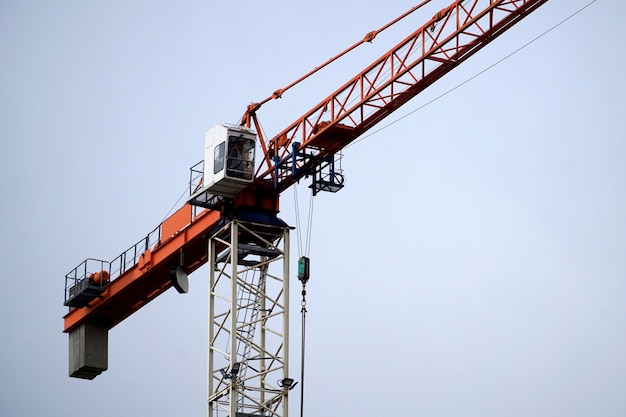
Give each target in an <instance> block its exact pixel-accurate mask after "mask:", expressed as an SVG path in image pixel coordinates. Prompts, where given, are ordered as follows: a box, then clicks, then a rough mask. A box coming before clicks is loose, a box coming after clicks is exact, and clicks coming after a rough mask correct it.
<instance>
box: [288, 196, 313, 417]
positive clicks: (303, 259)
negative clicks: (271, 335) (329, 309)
mask: <svg viewBox="0 0 626 417" xmlns="http://www.w3.org/2000/svg"><path fill="white" fill-rule="evenodd" d="M293 189H294V200H295V201H294V206H295V210H296V229H297V231H298V232H297V233H298V256H299V259H298V279H299V280H300V282H301V283H302V302H301V306H302V308H301V310H300V313H301V314H302V335H301V349H302V350H301V356H300V417H304V369H305V351H306V313H307V309H306V284H307V282H308V281H309V277H310V272H309V271H310V267H309V264H310V261H309V257H308V256H309V253H310V250H311V230H312V229H313V227H312V226H313V202H314V200H315V199H314V197H313V194H312V193H311V196H310V199H309V213H308V219H307V225H306V240H305V242H303V241H302V234H301V221H300V208H299V202H298V186H297V184H296V185H295V186H294V187H293ZM303 249H304V251H303Z"/></svg>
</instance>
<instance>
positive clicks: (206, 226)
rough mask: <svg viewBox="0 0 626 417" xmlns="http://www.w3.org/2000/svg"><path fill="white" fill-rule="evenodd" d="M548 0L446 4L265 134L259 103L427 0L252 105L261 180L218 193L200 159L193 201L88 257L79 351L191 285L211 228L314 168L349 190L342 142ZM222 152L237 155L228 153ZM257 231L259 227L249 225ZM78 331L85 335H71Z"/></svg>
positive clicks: (318, 182)
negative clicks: (109, 250) (122, 244)
mask: <svg viewBox="0 0 626 417" xmlns="http://www.w3.org/2000/svg"><path fill="white" fill-rule="evenodd" d="M448 1H449V0H448ZM546 2H547V0H456V1H452V3H451V4H449V5H447V6H446V7H444V8H442V9H439V8H437V9H438V11H437V12H436V13H435V14H434V15H432V18H430V19H428V20H426V21H425V22H424V23H423V24H422V25H421V26H420V27H419V28H417V29H416V30H415V31H414V32H413V33H410V34H408V35H407V36H406V38H404V39H403V40H402V41H401V42H399V43H398V44H397V45H396V46H394V47H393V48H391V49H390V50H389V51H388V52H386V53H385V54H383V55H382V56H381V57H380V58H378V59H377V60H375V61H374V62H372V63H371V64H370V65H369V66H367V68H365V69H364V70H363V71H361V72H359V73H358V74H356V75H355V76H354V77H353V78H352V79H350V80H348V81H347V82H346V83H345V84H343V85H342V86H340V87H339V88H337V89H336V90H335V91H334V92H333V93H332V94H329V95H328V96H327V97H325V98H323V99H322V100H321V101H320V102H319V103H318V104H316V105H315V106H313V107H312V108H311V110H309V111H308V112H306V113H305V114H303V115H302V116H301V117H299V118H298V119H297V120H295V121H294V122H293V123H291V124H290V125H289V126H287V127H285V128H284V129H283V130H282V131H280V132H279V133H278V134H275V135H274V136H272V137H269V138H265V137H264V136H263V134H262V130H261V129H260V124H259V120H258V111H259V109H260V108H261V107H262V105H263V104H264V103H266V102H268V101H270V100H273V99H277V98H280V97H281V96H282V95H283V94H285V92H286V91H287V90H289V89H290V88H292V87H293V86H295V85H297V84H298V83H299V82H300V81H302V80H303V79H304V78H306V77H308V76H309V75H311V74H312V73H314V72H317V71H318V70H320V69H321V68H323V67H324V66H325V65H327V64H329V63H330V62H333V61H335V60H337V59H340V58H341V57H342V56H343V55H344V54H346V53H347V52H349V51H350V50H352V49H354V48H355V47H356V46H358V45H359V44H361V43H364V42H371V41H372V40H373V39H374V38H375V37H376V35H377V34H378V33H380V32H381V31H382V30H385V29H386V28H387V27H389V26H391V25H392V24H394V23H395V22H397V21H398V20H400V19H402V18H404V17H406V16H407V15H408V14H410V13H413V12H415V11H417V10H420V9H421V8H422V7H424V6H427V5H429V4H430V3H432V4H435V1H434V0H426V1H422V2H421V3H420V4H419V5H417V6H415V7H413V8H412V9H411V10H409V11H408V12H407V13H405V14H403V15H402V16H400V17H399V18H398V19H395V20H394V21H392V22H390V23H389V24H387V25H385V26H383V27H381V28H380V29H379V30H377V31H372V32H369V33H368V34H366V35H365V37H364V38H363V40H361V41H359V42H357V43H356V44H355V45H353V46H351V47H350V48H348V49H347V50H345V51H343V52H342V53H340V54H339V55H337V56H335V57H333V58H332V59H330V60H329V61H328V62H327V63H325V64H323V65H322V66H320V67H317V68H316V69H315V70H314V71H312V72H311V73H309V74H306V75H305V76H303V77H301V78H300V79H298V80H296V81H295V82H293V83H291V84H289V85H288V86H286V87H284V88H281V89H278V90H276V91H275V92H274V93H273V94H272V95H270V96H269V97H267V98H266V99H264V100H262V101H260V102H258V103H253V104H251V105H249V106H248V107H247V109H246V111H245V112H244V114H243V116H242V118H241V120H240V122H239V126H241V127H242V128H247V129H249V130H250V131H253V132H256V135H258V139H259V147H260V163H257V164H256V166H255V174H254V176H253V178H252V180H251V181H250V182H249V183H248V184H246V185H245V186H243V187H242V190H241V191H239V190H237V192H236V193H235V194H236V195H235V197H232V196H229V195H224V194H221V193H218V192H212V189H211V188H210V187H208V185H207V184H206V176H204V183H203V178H202V175H203V170H202V169H201V168H200V167H199V165H198V166H195V167H193V168H192V170H191V172H192V178H191V181H190V184H191V186H190V195H191V197H190V200H189V201H188V203H187V204H185V205H183V206H182V207H181V208H180V209H179V210H178V211H176V212H175V213H174V214H173V215H171V216H170V217H169V218H167V219H166V220H165V221H164V222H163V223H161V224H160V225H159V226H157V227H156V228H155V229H154V230H152V231H151V232H150V233H148V234H147V235H146V237H145V238H143V239H141V240H140V241H139V242H137V243H136V244H135V245H132V246H131V247H130V248H129V249H127V250H126V251H124V252H123V253H122V254H121V255H120V256H119V257H117V258H116V259H114V260H112V261H103V260H97V259H87V260H85V261H84V262H82V263H81V264H80V265H78V266H77V267H76V268H74V269H73V270H72V271H70V273H68V274H67V276H66V285H65V290H66V297H65V305H66V306H68V307H69V312H68V313H67V314H66V315H65V317H64V331H65V332H68V333H70V342H71V344H72V343H75V344H76V346H80V347H79V348H78V349H79V350H80V349H89V346H88V345H89V344H90V343H91V342H90V341H89V340H84V339H83V337H84V335H83V336H80V335H79V332H82V333H83V334H86V333H85V332H89V331H93V332H95V334H97V336H96V337H95V340H98V341H99V342H102V340H106V332H107V331H108V330H109V329H111V328H112V327H114V326H115V325H116V324H118V323H120V322H121V321H122V320H124V319H125V318H127V317H128V316H130V315H132V314H133V313H134V312H136V311H137V310H138V309H140V308H141V307H143V306H144V305H146V304H147V303H149V302H150V301H152V300H154V299H155V298H156V297H157V296H159V295H160V294H162V293H163V292H164V291H166V290H167V289H169V288H170V287H172V286H174V287H176V289H177V290H178V291H181V292H185V291H186V285H185V283H184V280H185V279H186V274H190V273H192V272H193V271H195V270H196V269H198V268H199V267H200V266H202V265H204V264H205V263H207V262H208V261H209V256H210V255H209V253H210V252H207V246H210V245H209V243H208V242H209V239H210V237H211V236H213V235H214V234H215V233H216V231H217V230H220V228H221V227H222V226H224V225H225V224H226V223H228V222H229V221H230V220H232V219H236V218H239V217H240V215H241V213H244V212H245V213H248V214H250V213H252V214H251V215H252V216H254V217H255V218H256V219H265V220H267V219H270V220H268V221H267V222H268V223H272V222H275V220H272V219H273V218H274V217H275V216H276V214H277V213H278V211H279V196H280V194H281V192H283V191H284V190H286V189H287V188H289V187H290V186H291V185H292V184H294V183H295V182H297V181H299V180H301V179H303V178H305V177H310V178H312V184H311V188H312V190H313V194H316V193H318V192H320V191H331V192H335V191H338V190H339V189H341V188H342V187H343V177H342V175H341V172H340V171H339V170H338V169H336V166H335V162H336V157H337V154H338V152H339V151H341V150H342V149H343V148H344V147H346V146H347V145H348V144H350V143H351V142H353V141H354V140H355V139H357V138H358V137H360V136H361V135H363V134H364V133H365V132H367V131H368V130H369V129H371V128H372V127H374V126H376V125H377V124H378V123H379V122H380V121H381V120H383V119H385V118H386V117H388V116H389V115H390V114H391V113H393V112H394V111H395V110H397V109H398V108H400V107H401V106H402V105H403V104H405V103H407V102H408V101H409V100H411V99H412V98H413V97H415V96H416V95H417V94H419V93H420V92H421V91H423V90H424V89H426V88H427V87H428V86H430V85H431V84H433V83H435V82H436V81H437V80H438V79H440V78H441V77H443V76H444V75H445V74H447V73H448V72H450V71H451V70H452V69H454V68H455V67H457V66H458V65H459V64H461V63H462V62H464V61H465V60H467V59H468V58H469V57H471V56H472V55H473V54H475V53H476V52H478V51H479V50H480V49H482V48H483V47H485V46H486V45H487V44H489V43H490V42H491V41H493V40H494V39H495V38H497V37H498V36H499V35H500V34H502V33H503V32H505V31H506V30H507V29H509V28H511V27H512V26H514V25H515V24H517V23H518V22H519V21H520V20H522V19H523V18H524V17H526V16H528V15H529V14H530V13H531V12H533V11H534V10H536V9H537V8H538V7H540V6H541V5H542V4H544V3H546ZM432 4H430V6H432ZM231 130H232V129H231ZM235 130H236V129H235ZM231 137H233V136H231ZM216 149H217V148H216ZM217 152H218V151H217V150H215V155H216V158H217V155H218V153H217ZM220 152H221V151H220ZM219 157H220V158H228V157H229V155H224V154H223V153H222V154H220V156H219ZM220 161H223V159H220ZM246 161H247V159H246ZM215 169H216V170H217V169H218V168H215ZM207 187H208V188H207ZM213 190H214V189H213ZM265 220H260V222H261V223H265ZM273 226H276V224H273ZM276 227H278V226H276ZM256 233H257V232H256V231H254V229H252V231H251V232H250V234H256ZM276 236H278V234H277V235H276ZM218 245H219V244H218ZM224 245H225V246H224V247H226V246H227V244H226V243H225V244H224ZM268 245H269V243H268ZM248 246H249V247H252V246H250V245H248ZM260 249H261V248H259V247H258V246H254V247H253V249H251V251H252V252H254V251H255V250H256V251H258V253H264V254H267V253H269V252H267V249H266V248H262V249H263V250H266V252H263V251H262V250H260ZM272 249H273V248H272ZM217 250H218V251H219V248H218V249H217ZM264 256H265V255H264ZM99 271H104V272H99ZM105 273H106V274H105ZM91 274H95V275H94V277H93V278H94V279H91V280H89V277H90V275H91ZM96 276H97V277H98V279H95V278H96ZM93 329H95V330H93ZM74 333H75V334H76V336H72V335H73V334H74ZM73 338H74V339H73ZM72 340H74V342H72ZM72 346H73V345H71V346H70V349H72ZM85 346H86V347H85ZM81 352H82V351H81ZM100 359H102V360H100V363H99V364H98V365H96V366H94V365H91V364H88V363H83V362H82V360H77V361H76V363H73V364H70V368H71V369H70V373H71V374H72V375H73V376H77V377H81V378H93V377H95V376H96V375H98V374H99V373H100V372H102V371H103V370H105V369H106V358H100ZM239 364H240V362H237V361H235V360H234V359H231V367H230V371H229V372H223V378H225V379H224V380H228V381H234V379H235V376H236V374H237V372H241V371H239V369H240V368H239V366H240V365H239ZM235 365H236V366H235ZM235 370H236V371H235ZM287 379H288V378H285V379H284V380H283V381H287ZM233 384H234V383H233ZM285 384H286V383H285ZM287 385H290V384H287ZM280 386H281V387H282V386H283V385H280ZM233 389H234V388H233ZM281 395H286V392H285V393H284V394H281ZM212 398H213V401H217V398H219V396H218V395H217V394H215V396H214V397H212ZM211 401H212V400H211V399H210V400H209V402H211ZM273 401H274V400H273ZM277 402H278V400H276V401H274V403H277ZM274 403H272V404H274ZM259 407H260V408H259V409H261V408H262V409H263V410H264V411H263V413H266V414H263V415H269V414H270V411H269V410H270V409H271V410H274V408H272V407H274V406H273V405H272V407H270V406H269V405H267V406H265V405H264V406H259ZM263 407H266V408H263ZM237 413H238V412H237ZM238 414H240V413H238ZM259 414H260V412H259ZM246 415H248V414H246ZM250 415H252V414H250ZM272 415H275V414H272Z"/></svg>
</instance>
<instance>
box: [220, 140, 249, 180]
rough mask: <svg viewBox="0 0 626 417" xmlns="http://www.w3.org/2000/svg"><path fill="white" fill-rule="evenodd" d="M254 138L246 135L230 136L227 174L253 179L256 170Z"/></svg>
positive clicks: (232, 176)
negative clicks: (245, 136)
mask: <svg viewBox="0 0 626 417" xmlns="http://www.w3.org/2000/svg"><path fill="white" fill-rule="evenodd" d="M254 146H255V143H254V140H253V139H249V138H244V137H237V136H230V137H229V138H228V162H227V169H226V176H228V177H231V178H241V179H244V180H247V181H252V174H253V171H254Z"/></svg>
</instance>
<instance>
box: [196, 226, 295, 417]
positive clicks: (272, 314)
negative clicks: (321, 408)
mask: <svg viewBox="0 0 626 417" xmlns="http://www.w3.org/2000/svg"><path fill="white" fill-rule="evenodd" d="M278 223H281V224H278ZM233 254H237V256H233ZM209 265H212V266H213V267H211V268H209V271H210V272H209V282H210V283H209V351H208V411H207V415H208V416H209V417H226V416H235V417H250V416H271V417H287V410H288V401H287V397H288V392H289V389H290V388H291V387H293V380H292V379H290V378H289V368H288V359H289V227H287V226H286V225H283V224H282V222H280V221H279V222H274V224H264V223H257V222H250V221H242V220H237V219H235V220H231V221H230V222H229V223H228V224H226V225H224V226H223V227H221V228H220V229H219V230H218V231H217V232H216V233H215V234H214V235H213V236H212V237H211V238H210V239H209Z"/></svg>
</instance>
